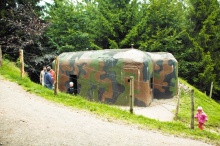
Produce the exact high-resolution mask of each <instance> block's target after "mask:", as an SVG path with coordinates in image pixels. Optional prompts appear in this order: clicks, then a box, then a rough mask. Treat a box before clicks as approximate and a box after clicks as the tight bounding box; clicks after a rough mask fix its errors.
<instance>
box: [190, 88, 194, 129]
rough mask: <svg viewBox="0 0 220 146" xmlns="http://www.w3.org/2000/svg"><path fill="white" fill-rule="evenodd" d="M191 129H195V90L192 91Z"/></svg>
mask: <svg viewBox="0 0 220 146" xmlns="http://www.w3.org/2000/svg"><path fill="white" fill-rule="evenodd" d="M191 129H194V89H192V90H191Z"/></svg>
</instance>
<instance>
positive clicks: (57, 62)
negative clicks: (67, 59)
mask: <svg viewBox="0 0 220 146" xmlns="http://www.w3.org/2000/svg"><path fill="white" fill-rule="evenodd" d="M58 72H59V58H58V56H56V58H55V77H56V79H55V85H54V86H55V87H54V94H55V95H57V94H58Z"/></svg>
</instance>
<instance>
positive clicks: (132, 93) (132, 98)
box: [130, 76, 134, 114]
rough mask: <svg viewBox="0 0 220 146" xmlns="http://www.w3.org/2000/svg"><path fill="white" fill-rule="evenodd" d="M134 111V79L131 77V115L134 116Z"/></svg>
mask: <svg viewBox="0 0 220 146" xmlns="http://www.w3.org/2000/svg"><path fill="white" fill-rule="evenodd" d="M133 109H134V77H133V76H130V113H132V114H133V111H134V110H133Z"/></svg>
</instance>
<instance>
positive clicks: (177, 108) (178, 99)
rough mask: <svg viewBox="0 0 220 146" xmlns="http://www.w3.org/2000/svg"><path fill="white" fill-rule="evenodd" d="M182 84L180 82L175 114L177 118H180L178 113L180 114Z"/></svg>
mask: <svg viewBox="0 0 220 146" xmlns="http://www.w3.org/2000/svg"><path fill="white" fill-rule="evenodd" d="M180 92H181V90H180V83H179V82H178V94H177V105H176V113H175V118H177V117H178V113H179V107H180V94H181V93H180Z"/></svg>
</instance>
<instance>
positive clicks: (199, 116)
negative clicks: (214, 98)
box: [195, 106, 208, 130]
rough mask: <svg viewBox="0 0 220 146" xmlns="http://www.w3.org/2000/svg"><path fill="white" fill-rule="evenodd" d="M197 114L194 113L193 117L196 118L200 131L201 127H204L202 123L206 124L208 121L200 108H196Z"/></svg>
mask: <svg viewBox="0 0 220 146" xmlns="http://www.w3.org/2000/svg"><path fill="white" fill-rule="evenodd" d="M197 111H198V112H197V113H196V116H195V118H197V119H198V127H199V128H200V129H201V130H203V129H204V128H203V125H204V123H205V122H206V121H208V117H207V115H206V114H205V113H204V112H203V111H202V107H200V106H199V107H198V108H197Z"/></svg>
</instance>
